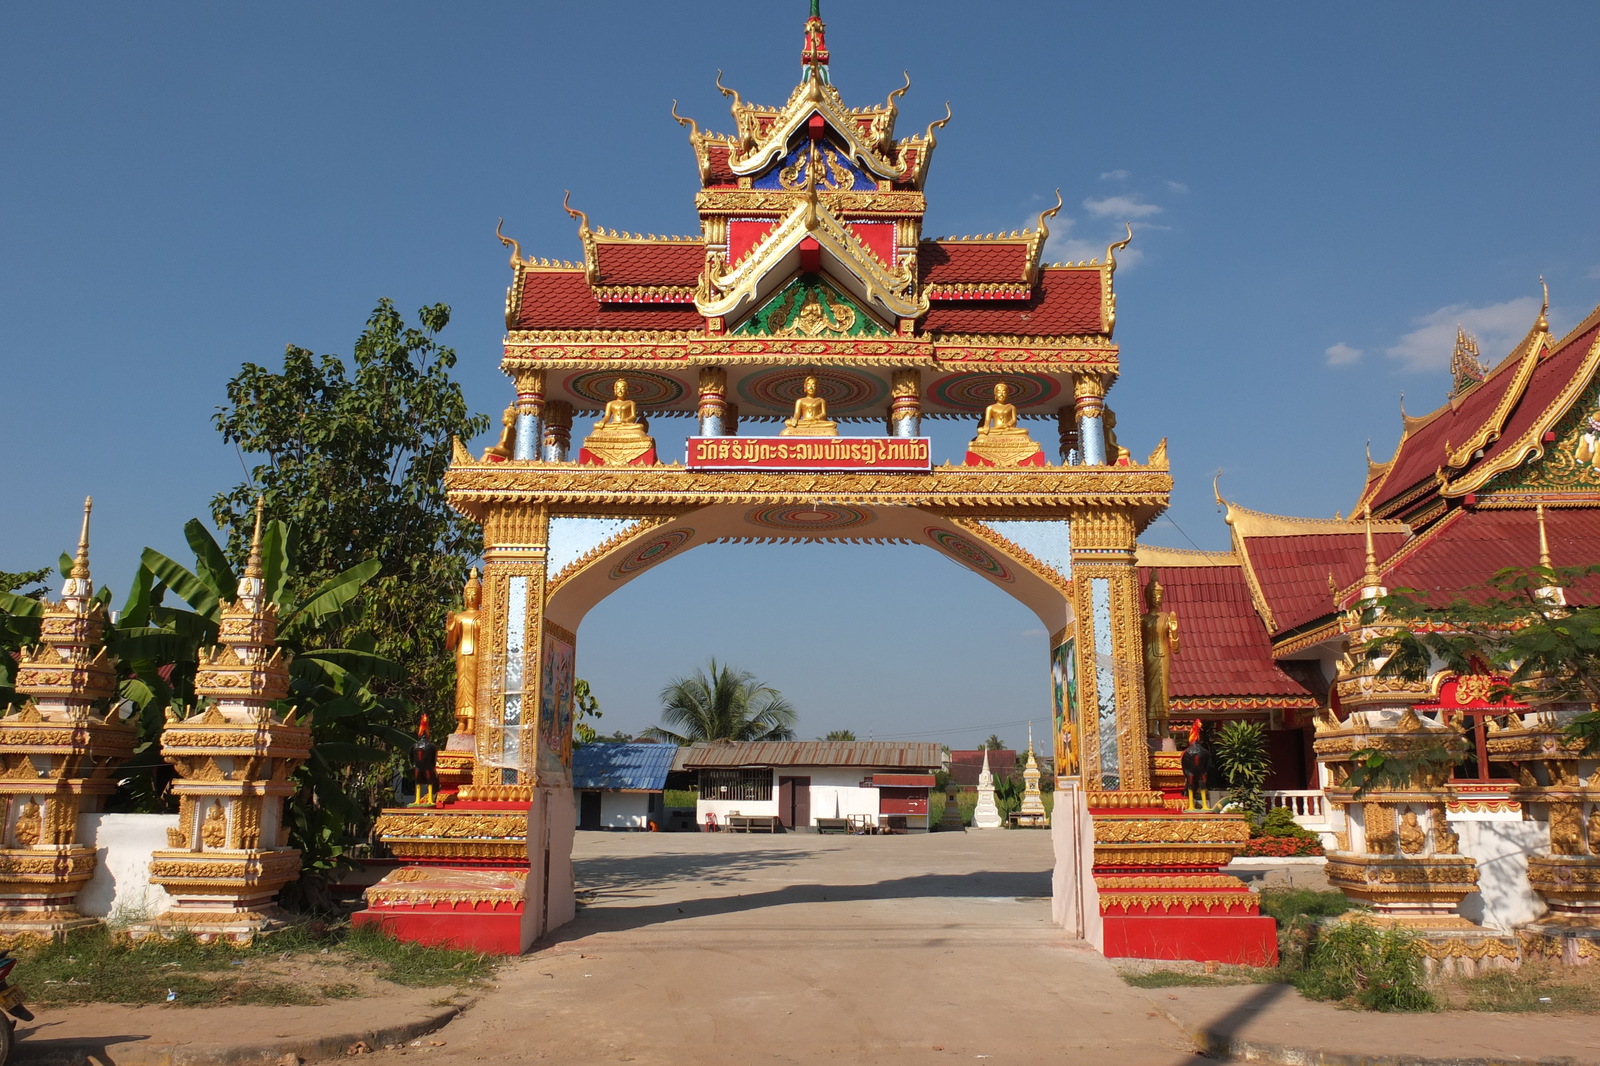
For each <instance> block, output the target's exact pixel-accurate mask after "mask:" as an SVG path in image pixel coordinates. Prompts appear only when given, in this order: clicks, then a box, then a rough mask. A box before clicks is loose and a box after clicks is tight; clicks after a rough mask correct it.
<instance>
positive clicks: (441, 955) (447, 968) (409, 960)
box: [342, 925, 497, 988]
mask: <svg viewBox="0 0 1600 1066" xmlns="http://www.w3.org/2000/svg"><path fill="white" fill-rule="evenodd" d="M342 946H343V947H344V949H345V950H346V951H347V952H349V953H350V954H352V955H356V956H358V957H360V958H363V959H368V960H370V961H372V962H375V963H377V964H378V972H377V976H378V977H380V978H382V979H383V980H385V981H392V982H393V983H395V984H397V985H406V986H408V987H411V988H436V987H438V986H439V985H461V984H466V983H468V982H470V981H476V980H479V979H481V978H484V977H488V976H489V975H490V974H491V973H493V972H494V968H495V966H496V964H497V963H496V960H495V958H494V957H493V956H491V955H485V954H483V953H481V952H477V951H459V950H456V949H454V948H431V947H427V946H425V945H423V944H408V943H405V942H403V941H399V940H396V939H395V938H394V937H392V936H389V935H388V934H387V933H384V932H383V931H381V930H380V929H378V928H377V927H376V926H371V925H363V926H360V927H359V928H356V929H351V930H349V931H348V932H346V933H345V934H344V938H343V942H342Z"/></svg>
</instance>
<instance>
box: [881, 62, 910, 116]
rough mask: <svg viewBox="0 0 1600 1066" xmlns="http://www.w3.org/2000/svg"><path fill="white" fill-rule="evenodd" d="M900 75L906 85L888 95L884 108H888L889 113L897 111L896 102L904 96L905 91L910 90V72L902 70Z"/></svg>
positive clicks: (897, 105)
mask: <svg viewBox="0 0 1600 1066" xmlns="http://www.w3.org/2000/svg"><path fill="white" fill-rule="evenodd" d="M900 75H901V76H902V77H903V78H905V79H906V83H905V84H904V85H902V86H900V88H898V89H896V90H895V91H894V92H892V93H890V94H889V102H888V103H887V104H885V105H884V107H886V108H888V109H889V110H890V111H898V110H899V107H900V105H899V104H898V103H896V101H897V100H899V99H900V98H901V97H902V96H904V95H905V94H906V90H908V89H910V88H911V72H910V71H909V70H902V71H901V72H900Z"/></svg>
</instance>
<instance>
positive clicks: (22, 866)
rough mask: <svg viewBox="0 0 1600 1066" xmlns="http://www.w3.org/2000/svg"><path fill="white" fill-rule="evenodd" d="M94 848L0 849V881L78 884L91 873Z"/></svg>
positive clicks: (85, 879) (7, 882)
mask: <svg viewBox="0 0 1600 1066" xmlns="http://www.w3.org/2000/svg"><path fill="white" fill-rule="evenodd" d="M94 859H95V855H94V849H93V848H90V847H72V848H65V849H60V850H44V851H35V850H33V849H31V848H27V849H21V848H7V849H4V850H0V882H3V883H6V884H32V885H38V884H55V883H58V882H60V883H64V884H78V883H81V882H83V881H87V880H88V879H89V878H90V876H92V875H93V874H94Z"/></svg>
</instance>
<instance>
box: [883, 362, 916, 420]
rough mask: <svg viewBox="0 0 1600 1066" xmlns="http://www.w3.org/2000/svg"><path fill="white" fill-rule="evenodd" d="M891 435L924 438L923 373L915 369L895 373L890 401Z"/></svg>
mask: <svg viewBox="0 0 1600 1066" xmlns="http://www.w3.org/2000/svg"><path fill="white" fill-rule="evenodd" d="M889 435H890V436H891V437H920V436H922V372H921V371H920V370H917V369H916V368H915V367H912V368H910V369H908V370H896V371H895V372H894V384H893V386H892V389H891V398H890V400H889Z"/></svg>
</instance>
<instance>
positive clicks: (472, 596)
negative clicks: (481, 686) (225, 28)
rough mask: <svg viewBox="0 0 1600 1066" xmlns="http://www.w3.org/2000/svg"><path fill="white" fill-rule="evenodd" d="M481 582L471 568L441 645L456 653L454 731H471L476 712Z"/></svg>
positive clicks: (481, 597)
mask: <svg viewBox="0 0 1600 1066" xmlns="http://www.w3.org/2000/svg"><path fill="white" fill-rule="evenodd" d="M482 600H483V584H482V583H481V582H480V581H479V580H478V571H477V570H473V571H472V576H471V577H469V578H468V579H467V584H466V587H465V588H463V589H462V590H461V610H459V611H457V612H455V613H454V614H452V615H451V616H450V621H449V623H448V624H447V625H446V627H445V633H444V644H445V647H446V648H448V649H449V650H451V651H453V652H455V653H456V732H457V733H471V732H472V726H473V722H474V721H476V719H477V713H478V639H479V637H478V607H479V604H481V603H482Z"/></svg>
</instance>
